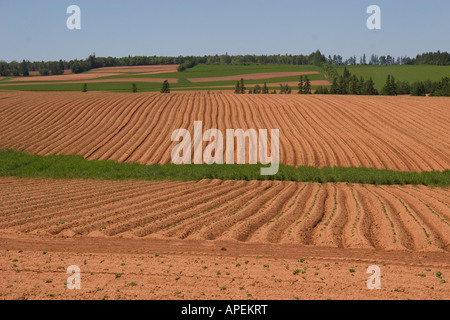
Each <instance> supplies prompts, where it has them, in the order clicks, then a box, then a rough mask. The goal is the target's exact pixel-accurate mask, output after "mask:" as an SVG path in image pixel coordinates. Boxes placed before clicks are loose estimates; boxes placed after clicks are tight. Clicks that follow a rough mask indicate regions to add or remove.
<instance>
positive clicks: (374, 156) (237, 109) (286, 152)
mask: <svg viewBox="0 0 450 320" xmlns="http://www.w3.org/2000/svg"><path fill="white" fill-rule="evenodd" d="M449 101H450V100H449V98H428V97H409V96H408V97H378V96H376V97H361V96H332V95H320V96H317V95H313V96H303V95H294V94H293V95H235V94H233V95H230V94H209V95H207V94H203V93H177V94H169V95H164V94H159V93H142V94H117V93H99V92H95V93H92V92H88V93H84V94H83V93H81V92H73V93H68V92H65V93H51V92H48V93H45V92H42V93H34V92H20V93H18V92H2V93H0V149H9V148H11V149H16V150H20V151H27V152H31V153H34V154H40V155H49V154H77V155H82V156H84V157H85V158H87V159H113V160H118V161H126V162H139V163H143V164H153V163H168V162H170V161H171V150H172V149H173V147H174V146H175V145H176V143H177V142H172V141H171V140H170V137H171V134H172V132H173V131H174V130H175V129H178V128H185V129H188V130H189V131H190V132H191V134H192V133H193V125H194V121H196V120H201V121H202V122H203V130H204V131H206V130H207V129H210V128H217V129H219V130H221V131H222V132H225V130H226V129H231V128H234V129H238V128H242V129H244V130H247V129H249V128H255V129H261V128H265V129H268V130H269V131H270V129H279V130H280V160H281V162H282V163H284V164H287V165H294V166H300V165H302V166H315V167H324V166H331V167H332V166H343V167H372V168H382V169H392V170H401V171H430V170H445V169H448V168H450V148H449V145H450V142H449V141H450V131H449V130H448V128H449V126H450V122H449V120H448V119H450V109H449V108H448V107H447V106H448V104H449ZM206 146H207V143H206V142H204V145H203V148H205V147H206ZM224 153H225V150H224ZM247 156H248V152H247Z"/></svg>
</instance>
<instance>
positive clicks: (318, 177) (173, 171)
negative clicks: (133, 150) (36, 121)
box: [0, 150, 450, 187]
mask: <svg viewBox="0 0 450 320" xmlns="http://www.w3.org/2000/svg"><path fill="white" fill-rule="evenodd" d="M261 166H262V165H245V164H244V165H237V164H235V165H225V164H222V165H217V164H214V165H207V164H203V165H195V164H191V165H175V164H165V165H150V166H146V165H141V164H136V163H119V162H116V161H111V160H107V161H105V160H102V161H98V160H91V161H88V160H85V159H84V158H83V157H81V156H63V155H57V156H46V157H42V156H38V155H30V154H27V153H23V152H17V151H12V150H1V151H0V177H20V178H52V179H77V178H81V179H103V180H179V181H199V180H202V179H222V180H246V181H250V180H278V181H297V182H319V183H326V182H348V183H364V184H376V185H393V184H398V185H404V184H415V185H431V186H443V187H448V186H449V185H450V170H445V171H443V172H439V171H433V172H421V173H416V172H400V171H391V170H379V169H371V168H343V167H334V168H315V167H298V168H294V167H290V166H284V165H280V169H279V171H278V173H277V174H276V175H274V176H262V175H261V174H260V168H261Z"/></svg>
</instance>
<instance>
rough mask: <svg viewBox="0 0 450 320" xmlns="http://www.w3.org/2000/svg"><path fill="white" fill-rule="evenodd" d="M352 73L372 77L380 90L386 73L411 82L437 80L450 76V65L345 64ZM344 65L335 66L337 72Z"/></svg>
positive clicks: (340, 71) (340, 70)
mask: <svg viewBox="0 0 450 320" xmlns="http://www.w3.org/2000/svg"><path fill="white" fill-rule="evenodd" d="M345 67H346V68H347V69H348V70H349V71H350V73H351V74H352V75H356V76H357V77H358V78H359V77H363V78H365V79H366V80H367V79H369V78H370V77H372V79H373V81H374V82H375V88H376V89H378V90H381V88H383V86H384V85H385V83H386V78H387V76H388V75H392V76H394V77H395V80H397V81H408V82H409V83H413V82H416V81H426V80H430V81H439V80H441V79H442V78H443V77H450V66H432V65H417V66H408V65H400V66H368V65H367V66H360V65H358V66H345ZM345 67H344V66H336V69H337V70H338V72H339V73H342V72H343V71H344V68H345Z"/></svg>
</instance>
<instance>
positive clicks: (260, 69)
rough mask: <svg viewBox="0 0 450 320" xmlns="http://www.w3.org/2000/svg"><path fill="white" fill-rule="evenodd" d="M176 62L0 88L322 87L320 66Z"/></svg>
mask: <svg viewBox="0 0 450 320" xmlns="http://www.w3.org/2000/svg"><path fill="white" fill-rule="evenodd" d="M176 69H177V65H162V66H160V65H154V66H135V67H105V68H98V69H93V70H90V71H88V72H85V73H81V74H66V75H60V76H44V77H41V76H32V77H8V78H6V79H3V80H0V90H20V91H81V88H82V85H83V84H84V83H86V84H88V89H89V91H113V92H130V88H131V83H132V82H135V83H137V86H138V88H139V91H140V92H152V91H159V89H160V88H161V84H162V82H163V81H164V80H168V81H169V83H171V86H172V88H173V89H174V90H199V89H202V90H224V91H232V90H233V88H234V85H235V83H236V80H240V79H241V78H244V79H245V80H246V84H247V85H248V88H252V87H253V86H254V85H256V84H259V85H262V84H263V83H264V82H267V83H268V84H269V86H270V88H271V89H279V84H280V83H283V84H284V83H289V85H290V86H292V87H293V89H294V90H296V87H297V85H298V81H299V76H300V75H308V77H309V79H310V80H311V85H312V88H316V87H317V86H324V85H325V86H326V85H330V83H329V82H328V81H327V80H326V79H325V76H324V75H323V73H322V71H321V69H320V68H318V67H315V66H293V65H277V64H274V65H247V66H234V65H225V66H223V65H197V66H195V67H194V68H192V69H187V70H185V71H183V72H176Z"/></svg>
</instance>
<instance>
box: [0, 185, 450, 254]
mask: <svg viewBox="0 0 450 320" xmlns="http://www.w3.org/2000/svg"><path fill="white" fill-rule="evenodd" d="M0 185H1V189H0V190H1V191H0V197H1V204H0V212H1V216H0V230H7V231H8V230H9V231H14V232H18V233H31V234H37V235H52V236H58V235H59V236H77V235H84V236H95V237H132V238H142V237H156V238H176V239H197V240H224V241H229V240H230V241H240V242H257V243H293V244H301V245H315V246H326V247H338V248H364V249H380V250H412V251H449V250H450V190H449V189H440V188H429V187H424V186H401V187H400V186H372V185H359V184H346V183H336V184H332V183H329V184H315V183H295V182H274V181H250V182H246V181H221V180H202V181H200V182H147V181H145V182H140V181H125V182H124V181H116V182H111V181H90V180H66V181H64V180H61V181H60V180H44V179H35V180H33V179H16V178H7V179H1V180H0Z"/></svg>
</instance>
